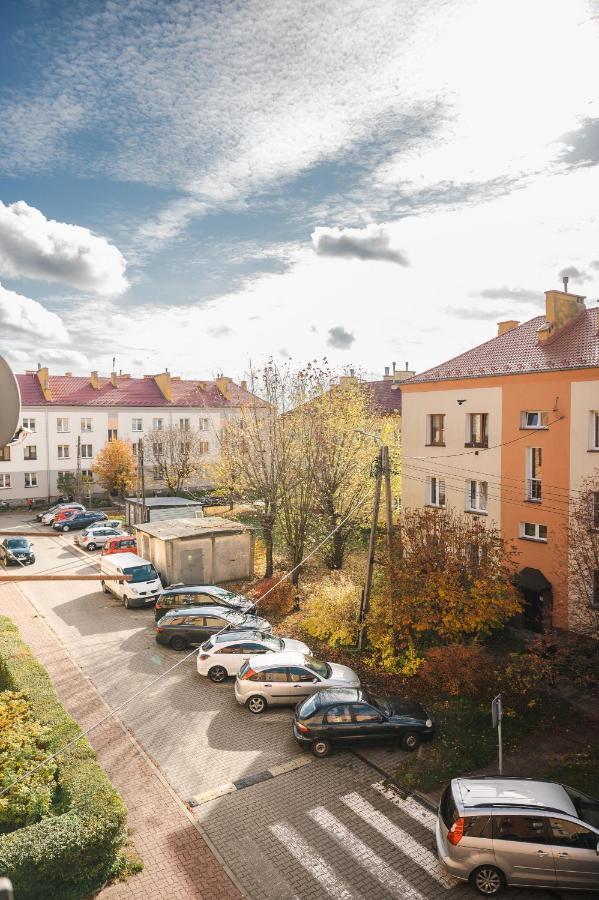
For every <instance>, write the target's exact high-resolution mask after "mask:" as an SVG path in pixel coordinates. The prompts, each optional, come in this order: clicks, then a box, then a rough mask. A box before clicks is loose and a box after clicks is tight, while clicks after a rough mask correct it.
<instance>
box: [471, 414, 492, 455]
mask: <svg viewBox="0 0 599 900" xmlns="http://www.w3.org/2000/svg"><path fill="white" fill-rule="evenodd" d="M488 421H489V416H488V414H487V413H471V414H470V415H469V416H468V435H467V438H466V446H467V447H488V446H489V432H488Z"/></svg>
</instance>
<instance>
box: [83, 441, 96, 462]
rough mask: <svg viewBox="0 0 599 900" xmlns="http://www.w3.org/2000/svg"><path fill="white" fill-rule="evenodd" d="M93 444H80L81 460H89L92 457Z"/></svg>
mask: <svg viewBox="0 0 599 900" xmlns="http://www.w3.org/2000/svg"><path fill="white" fill-rule="evenodd" d="M93 451H94V448H93V444H81V459H91V458H92V456H93V455H94V452H93Z"/></svg>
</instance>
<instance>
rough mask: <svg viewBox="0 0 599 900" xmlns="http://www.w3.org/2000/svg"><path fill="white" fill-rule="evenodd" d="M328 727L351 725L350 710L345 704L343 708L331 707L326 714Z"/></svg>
mask: <svg viewBox="0 0 599 900" xmlns="http://www.w3.org/2000/svg"><path fill="white" fill-rule="evenodd" d="M327 722H328V723H329V725H344V724H350V723H351V710H350V708H349V706H347V704H344V705H343V706H331V708H330V709H329V711H328V713H327Z"/></svg>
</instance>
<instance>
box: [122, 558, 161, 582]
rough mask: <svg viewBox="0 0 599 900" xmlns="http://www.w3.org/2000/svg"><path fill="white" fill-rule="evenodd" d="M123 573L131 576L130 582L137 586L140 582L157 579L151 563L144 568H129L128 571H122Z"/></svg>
mask: <svg viewBox="0 0 599 900" xmlns="http://www.w3.org/2000/svg"><path fill="white" fill-rule="evenodd" d="M124 573H125V575H131V576H132V577H131V581H132V582H133V584H138V583H139V582H140V581H153V580H154V579H155V578H158V575H157V574H156V569H155V568H154V566H153V565H152V564H151V563H148V564H147V565H145V566H130V567H129V568H128V569H124Z"/></svg>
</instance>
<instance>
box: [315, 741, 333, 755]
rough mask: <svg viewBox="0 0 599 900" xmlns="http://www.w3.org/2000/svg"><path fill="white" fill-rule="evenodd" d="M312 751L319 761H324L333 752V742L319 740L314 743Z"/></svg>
mask: <svg viewBox="0 0 599 900" xmlns="http://www.w3.org/2000/svg"><path fill="white" fill-rule="evenodd" d="M311 749H312V753H313V754H314V756H317V757H318V759H324V757H325V756H328V755H329V753H330V752H331V742H330V741H327V740H326V739H325V738H318V740H316V741H312V748H311Z"/></svg>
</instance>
